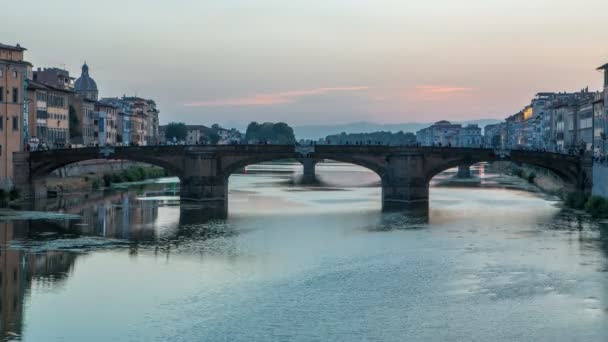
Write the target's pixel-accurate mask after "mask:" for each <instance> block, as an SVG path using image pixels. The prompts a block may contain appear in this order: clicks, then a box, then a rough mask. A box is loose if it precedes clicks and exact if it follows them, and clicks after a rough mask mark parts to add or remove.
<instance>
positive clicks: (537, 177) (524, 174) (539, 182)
mask: <svg viewBox="0 0 608 342" xmlns="http://www.w3.org/2000/svg"><path fill="white" fill-rule="evenodd" d="M490 168H491V170H493V171H494V172H498V173H502V174H507V175H512V176H519V177H521V178H524V179H526V180H530V179H531V180H532V182H531V183H532V184H534V185H536V186H537V187H539V188H540V189H541V190H542V191H544V192H547V193H550V194H555V195H558V194H561V193H562V191H563V190H564V188H565V184H564V181H562V180H561V179H560V178H559V177H557V176H556V175H554V174H553V173H552V172H551V171H548V170H545V169H543V168H539V167H534V166H530V165H521V166H520V165H516V164H514V163H511V162H494V163H492V164H491V166H490ZM531 175H532V176H531Z"/></svg>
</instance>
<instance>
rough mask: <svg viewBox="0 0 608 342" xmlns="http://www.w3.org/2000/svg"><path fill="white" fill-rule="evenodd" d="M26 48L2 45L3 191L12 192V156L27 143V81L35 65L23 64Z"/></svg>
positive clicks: (0, 184) (0, 139)
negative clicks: (7, 189) (10, 189)
mask: <svg viewBox="0 0 608 342" xmlns="http://www.w3.org/2000/svg"><path fill="white" fill-rule="evenodd" d="M24 51H25V48H23V47H21V46H19V44H17V45H16V46H11V45H5V44H0V188H5V189H6V188H10V187H11V186H12V179H13V152H18V151H22V150H23V149H24V148H25V145H26V143H27V139H28V137H27V132H28V123H27V114H26V113H27V109H26V108H27V100H26V85H27V79H28V78H30V77H31V73H32V64H30V63H29V62H26V61H24V60H23V55H24Z"/></svg>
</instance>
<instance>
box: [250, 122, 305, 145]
mask: <svg viewBox="0 0 608 342" xmlns="http://www.w3.org/2000/svg"><path fill="white" fill-rule="evenodd" d="M245 140H246V141H258V142H260V141H268V142H270V143H273V144H286V145H287V144H294V143H295V142H296V138H295V136H294V134H293V129H292V128H291V127H289V125H287V124H286V123H284V122H278V123H271V122H265V123H263V124H259V123H257V122H255V121H254V122H252V123H250V124H249V125H248V126H247V132H246V133H245Z"/></svg>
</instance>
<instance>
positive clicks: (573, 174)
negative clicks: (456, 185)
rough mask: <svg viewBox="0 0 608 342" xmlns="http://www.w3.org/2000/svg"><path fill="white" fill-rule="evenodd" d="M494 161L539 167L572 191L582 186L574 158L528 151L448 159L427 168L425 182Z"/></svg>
mask: <svg viewBox="0 0 608 342" xmlns="http://www.w3.org/2000/svg"><path fill="white" fill-rule="evenodd" d="M495 161H507V162H512V163H515V164H525V165H531V166H535V167H539V168H541V169H545V170H548V171H550V172H552V173H553V174H555V175H556V176H557V177H558V178H560V179H561V180H562V181H563V182H564V183H565V184H567V185H568V186H571V187H572V188H573V189H576V188H580V187H582V186H584V184H581V177H580V176H581V173H582V172H583V170H581V165H580V160H579V159H578V158H577V157H576V156H564V155H561V154H554V153H547V152H530V151H511V153H510V154H509V155H508V156H505V157H504V158H501V157H500V156H497V155H494V154H488V155H484V156H474V155H472V154H465V155H462V156H459V157H455V158H449V159H446V160H444V162H442V163H437V164H435V165H432V166H431V167H429V169H428V170H427V171H426V181H427V182H430V181H431V179H432V178H433V177H435V176H436V175H438V174H439V173H441V172H444V171H446V170H449V169H451V168H455V167H458V166H462V165H473V164H477V163H481V162H495Z"/></svg>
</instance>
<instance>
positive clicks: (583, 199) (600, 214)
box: [564, 191, 608, 218]
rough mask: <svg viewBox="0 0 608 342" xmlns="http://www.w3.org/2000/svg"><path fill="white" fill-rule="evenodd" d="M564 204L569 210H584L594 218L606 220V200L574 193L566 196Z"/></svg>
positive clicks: (578, 192)
mask: <svg viewBox="0 0 608 342" xmlns="http://www.w3.org/2000/svg"><path fill="white" fill-rule="evenodd" d="M564 203H565V204H566V206H568V207H570V208H573V209H578V210H585V211H587V212H588V213H589V214H591V216H592V217H594V218H608V199H606V198H603V197H599V196H590V195H589V194H588V193H585V192H583V191H576V192H570V193H568V194H566V196H565V198H564Z"/></svg>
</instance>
